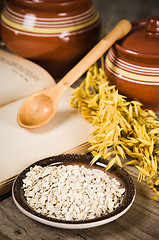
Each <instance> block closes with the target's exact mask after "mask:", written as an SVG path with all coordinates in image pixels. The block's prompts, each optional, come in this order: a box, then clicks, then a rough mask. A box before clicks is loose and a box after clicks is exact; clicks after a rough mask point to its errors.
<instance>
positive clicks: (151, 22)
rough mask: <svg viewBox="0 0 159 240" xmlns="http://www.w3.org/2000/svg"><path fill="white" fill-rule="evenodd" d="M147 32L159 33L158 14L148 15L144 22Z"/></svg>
mask: <svg viewBox="0 0 159 240" xmlns="http://www.w3.org/2000/svg"><path fill="white" fill-rule="evenodd" d="M146 30H147V32H148V34H150V35H151V34H155V35H159V16H154V17H150V18H149V19H148V21H147V24H146Z"/></svg>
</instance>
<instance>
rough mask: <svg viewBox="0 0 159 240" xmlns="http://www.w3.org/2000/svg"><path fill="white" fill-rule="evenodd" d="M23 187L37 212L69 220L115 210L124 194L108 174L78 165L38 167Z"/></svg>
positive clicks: (30, 203) (27, 177) (28, 200)
mask: <svg viewBox="0 0 159 240" xmlns="http://www.w3.org/2000/svg"><path fill="white" fill-rule="evenodd" d="M23 188H24V193H25V197H26V200H27V202H28V204H29V205H30V206H31V207H32V208H33V209H34V210H35V211H37V212H38V213H41V214H43V215H46V216H48V217H52V218H56V219H61V220H69V221H79V220H88V219H93V218H96V217H101V216H103V215H106V214H107V213H110V212H112V211H114V210H115V209H116V208H117V207H118V206H119V205H120V204H121V202H122V200H123V196H124V192H125V189H124V188H122V187H121V185H120V183H119V182H118V181H117V180H116V179H115V178H110V177H109V176H108V174H107V173H106V172H104V171H101V170H97V169H88V168H86V167H84V166H78V165H67V166H65V165H60V166H46V167H41V166H37V165H36V166H35V167H33V168H30V171H29V172H27V174H26V178H25V179H23Z"/></svg>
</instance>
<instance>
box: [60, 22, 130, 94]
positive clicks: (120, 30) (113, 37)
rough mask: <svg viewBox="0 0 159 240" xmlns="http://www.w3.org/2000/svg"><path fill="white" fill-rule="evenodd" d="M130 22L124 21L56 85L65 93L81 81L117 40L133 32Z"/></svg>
mask: <svg viewBox="0 0 159 240" xmlns="http://www.w3.org/2000/svg"><path fill="white" fill-rule="evenodd" d="M131 27H132V26H131V23H130V21H128V20H126V19H123V20H121V21H119V22H118V23H117V25H116V26H115V27H114V28H113V29H112V31H111V32H109V33H108V34H107V35H106V36H105V37H104V38H102V39H101V40H100V42H99V43H97V45H95V47H94V48H92V50H90V51H89V52H88V53H87V55H86V56H85V57H84V58H83V59H82V60H81V61H80V62H79V63H77V64H76V65H75V67H73V68H72V69H71V70H70V71H69V72H68V73H67V74H66V75H65V76H64V77H63V78H62V79H61V81H59V82H58V83H57V84H56V85H57V87H60V90H63V91H65V90H66V89H67V88H68V87H70V86H71V85H72V84H73V83H74V82H75V81H77V79H79V78H80V77H81V76H82V75H83V74H84V73H85V72H86V71H87V70H88V69H89V67H91V65H92V64H94V63H95V62H96V61H97V60H98V59H99V58H100V57H101V56H102V55H103V54H104V53H105V52H106V51H107V50H108V49H109V48H110V47H111V46H112V45H113V44H114V43H115V42H116V41H117V40H119V39H121V38H123V37H124V36H125V35H126V34H127V33H128V32H129V31H130V30H131Z"/></svg>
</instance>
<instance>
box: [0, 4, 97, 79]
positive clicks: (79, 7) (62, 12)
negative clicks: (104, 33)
mask: <svg viewBox="0 0 159 240" xmlns="http://www.w3.org/2000/svg"><path fill="white" fill-rule="evenodd" d="M1 22H2V29H1V34H2V39H3V41H4V43H5V44H6V46H7V48H8V49H9V50H10V51H11V52H13V53H15V54H17V55H19V56H21V57H24V58H28V59H30V60H32V61H35V62H36V63H38V64H39V65H41V66H42V67H44V68H45V69H46V70H48V71H49V73H51V75H52V76H53V77H54V78H60V77H62V76H64V75H65V74H66V73H67V72H68V71H69V70H70V69H71V68H72V67H73V66H74V65H75V64H76V63H77V62H78V61H79V60H80V59H81V58H82V57H83V56H84V55H85V54H86V53H87V52H88V51H89V50H90V49H91V48H92V47H93V46H94V45H95V44H96V43H97V42H98V40H99V38H100V33H101V20H100V15H99V13H98V11H97V10H96V8H95V6H94V5H93V3H92V1H91V0H41V1H36V0H32V1H28V0H8V1H7V4H6V6H5V7H4V10H3V12H2V16H1Z"/></svg>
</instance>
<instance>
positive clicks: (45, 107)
mask: <svg viewBox="0 0 159 240" xmlns="http://www.w3.org/2000/svg"><path fill="white" fill-rule="evenodd" d="M54 114H55V111H54V104H53V102H52V99H51V97H50V96H48V95H47V94H45V93H43V92H39V93H37V94H35V95H32V96H30V97H29V98H28V99H27V100H26V101H25V102H24V103H23V104H22V105H21V108H20V109H19V114H18V122H20V124H21V126H22V127H27V128H34V127H39V126H41V125H43V124H45V123H46V122H47V121H49V120H50V119H51V118H52V117H53V115H54Z"/></svg>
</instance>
